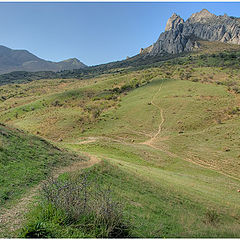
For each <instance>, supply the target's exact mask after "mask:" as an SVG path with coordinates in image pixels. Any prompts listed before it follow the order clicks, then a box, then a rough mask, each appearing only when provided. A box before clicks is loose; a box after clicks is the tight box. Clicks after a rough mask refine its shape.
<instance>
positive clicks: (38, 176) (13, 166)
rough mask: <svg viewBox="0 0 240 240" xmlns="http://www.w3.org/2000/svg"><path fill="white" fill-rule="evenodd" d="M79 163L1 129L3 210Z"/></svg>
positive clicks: (23, 135) (43, 144) (38, 140)
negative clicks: (61, 168)
mask: <svg viewBox="0 0 240 240" xmlns="http://www.w3.org/2000/svg"><path fill="white" fill-rule="evenodd" d="M79 159H80V158H79V157H78V156H77V155H74V154H70V153H68V152H66V151H61V150H60V149H58V148H56V147H54V146H53V145H51V144H49V143H48V142H46V141H45V140H43V139H41V138H38V137H35V136H32V135H28V134H26V133H24V132H22V131H19V130H16V129H13V128H9V127H5V126H3V125H0V183H1V188H0V207H5V206H7V205H9V204H10V203H12V201H13V200H16V199H19V197H21V196H22V195H23V194H24V193H25V192H26V191H27V190H28V189H29V188H30V187H33V186H35V185H36V184H38V183H39V182H40V181H41V180H43V179H45V178H46V177H47V176H48V175H49V174H50V173H51V171H52V170H53V169H54V168H55V167H57V166H63V165H66V164H69V163H71V162H72V161H73V160H79Z"/></svg>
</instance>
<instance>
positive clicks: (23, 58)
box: [0, 45, 87, 74]
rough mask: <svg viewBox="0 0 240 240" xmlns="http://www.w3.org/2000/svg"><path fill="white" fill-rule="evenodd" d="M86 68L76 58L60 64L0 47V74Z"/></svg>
mask: <svg viewBox="0 0 240 240" xmlns="http://www.w3.org/2000/svg"><path fill="white" fill-rule="evenodd" d="M85 67H87V66H86V65H85V64H83V63H82V62H81V61H79V60H78V59H77V58H69V59H66V60H63V61H60V62H52V61H47V60H44V59H41V58H39V57H37V56H35V55H34V54H32V53H31V52H29V51H27V50H14V49H11V48H8V47H5V46H3V45H0V74H4V73H9V72H13V71H29V72H36V71H54V72H57V71H62V70H73V69H79V68H85Z"/></svg>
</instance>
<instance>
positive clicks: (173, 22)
mask: <svg viewBox="0 0 240 240" xmlns="http://www.w3.org/2000/svg"><path fill="white" fill-rule="evenodd" d="M181 23H184V20H183V19H182V18H181V17H180V16H179V15H177V14H176V13H173V15H172V16H171V17H170V18H169V19H168V21H167V24H166V27H165V31H169V30H171V29H174V28H176V27H177V26H178V25H179V24H181Z"/></svg>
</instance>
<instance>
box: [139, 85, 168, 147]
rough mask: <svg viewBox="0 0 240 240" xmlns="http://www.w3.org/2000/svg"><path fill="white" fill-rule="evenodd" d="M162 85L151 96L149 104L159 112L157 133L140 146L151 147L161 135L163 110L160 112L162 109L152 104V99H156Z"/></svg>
mask: <svg viewBox="0 0 240 240" xmlns="http://www.w3.org/2000/svg"><path fill="white" fill-rule="evenodd" d="M162 85H163V81H162V83H161V85H160V87H159V89H158V91H157V92H156V93H155V94H154V95H153V97H152V100H151V104H152V105H153V106H154V107H156V108H157V109H158V110H159V111H160V115H161V122H160V123H159V125H158V131H157V133H155V134H154V135H153V137H151V138H150V139H149V140H147V141H145V142H143V143H142V144H145V145H149V146H151V145H152V143H153V142H154V141H155V140H156V138H157V137H158V135H159V134H160V133H161V131H162V125H163V123H164V121H165V119H164V116H163V110H162V108H161V107H160V106H158V105H157V104H155V103H154V99H155V98H156V96H157V95H158V94H159V92H160V91H161V89H162Z"/></svg>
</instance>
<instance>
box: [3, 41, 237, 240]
mask: <svg viewBox="0 0 240 240" xmlns="http://www.w3.org/2000/svg"><path fill="white" fill-rule="evenodd" d="M204 44H205V45H204ZM211 44H214V43H206V42H202V46H203V48H202V50H201V51H200V50H199V51H197V52H193V53H189V54H188V55H181V56H179V57H176V58H173V59H169V60H166V61H163V60H162V61H160V62H155V63H154V64H149V65H143V66H144V67H142V68H140V69H137V68H115V69H114V70H112V71H110V72H108V71H106V72H100V73H99V74H97V73H96V72H95V73H94V75H92V76H91V75H90V76H89V75H88V76H82V79H81V80H79V79H76V78H65V79H62V78H56V79H42V80H41V79H40V80H38V81H31V82H29V83H25V84H10V85H5V86H1V87H0V92H1V103H0V122H2V123H4V124H6V125H7V126H14V127H17V128H19V129H23V130H25V131H27V132H29V133H30V134H33V135H37V136H39V137H41V138H43V139H46V140H47V141H50V142H52V143H54V145H57V146H58V148H59V149H68V150H69V151H73V152H75V153H76V154H80V155H81V154H84V153H85V154H86V153H87V154H88V155H89V156H91V157H95V158H97V159H99V160H101V162H100V163H98V164H95V166H94V167H92V168H90V169H88V170H81V171H77V170H76V171H75V174H74V175H73V177H76V178H77V177H78V175H79V174H82V173H84V172H87V173H88V174H89V176H91V178H93V179H95V178H96V177H97V176H98V178H99V180H98V181H99V183H101V184H103V185H106V186H109V185H111V189H112V192H113V196H114V199H117V200H119V201H121V202H123V203H124V208H123V215H124V218H125V219H128V221H127V220H126V222H127V223H128V222H130V223H129V226H130V230H129V233H128V234H129V235H128V236H130V237H239V236H240V207H239V206H240V193H239V192H238V190H239V188H240V187H239V184H240V178H239V174H240V172H239V164H240V156H239V147H240V146H239V136H240V132H239V131H240V129H239V124H240V119H239V115H240V95H239V86H240V81H239V78H238V76H239V66H238V61H237V59H239V56H240V54H239V50H238V49H234V51H233V49H232V46H231V45H228V44H224V43H220V44H222V45H221V46H224V47H225V51H224V52H221V51H220V50H219V48H218V47H216V49H214V48H212V47H211V46H212V45H211ZM214 46H217V45H214ZM236 50H237V51H236ZM56 151H57V150H56ZM47 158H48V157H47ZM71 176H72V175H71V174H70V173H69V174H66V175H64V176H62V178H63V179H64V178H67V177H71ZM44 206H45V205H44ZM44 209H48V207H46V208H41V204H40V207H37V208H33V210H32V212H30V214H29V215H28V216H26V219H27V222H26V223H24V224H23V225H19V227H22V229H21V231H20V232H21V234H22V235H21V234H20V235H18V234H19V232H13V234H12V235H13V236H15V237H16V236H25V237H26V236H28V235H27V234H36V233H37V232H39V231H40V233H41V234H42V235H41V236H42V237H47V236H48V237H101V236H109V235H101V233H99V232H98V231H97V230H94V231H90V232H89V231H87V230H86V228H84V226H83V227H80V228H79V227H78V226H82V225H81V224H82V222H81V221H82V220H81V221H80V220H79V221H80V222H77V221H76V220H74V221H71V222H69V221H68V220H67V219H66V217H64V216H65V215H61V214H60V213H59V212H58V211H57V210H56V212H55V210H54V209H53V210H51V212H46V211H45V210H44ZM49 211H50V210H49ZM59 214H60V215H59ZM0 217H1V215H0ZM24 234H25V235H24ZM31 236H32V235H31Z"/></svg>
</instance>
